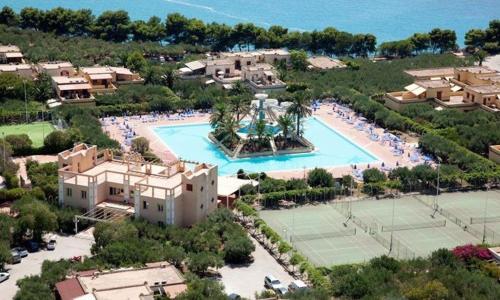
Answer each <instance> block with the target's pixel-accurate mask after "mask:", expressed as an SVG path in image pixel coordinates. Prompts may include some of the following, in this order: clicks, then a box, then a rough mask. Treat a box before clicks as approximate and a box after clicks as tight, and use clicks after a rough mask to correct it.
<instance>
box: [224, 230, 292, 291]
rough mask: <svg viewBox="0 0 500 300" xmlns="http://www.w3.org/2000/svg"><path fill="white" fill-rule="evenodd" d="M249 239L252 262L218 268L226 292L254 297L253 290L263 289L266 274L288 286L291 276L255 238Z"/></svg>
mask: <svg viewBox="0 0 500 300" xmlns="http://www.w3.org/2000/svg"><path fill="white" fill-rule="evenodd" d="M250 239H251V240H252V242H253V243H254V245H255V252H254V253H253V257H254V262H253V263H252V264H251V265H248V266H235V267H231V266H224V267H222V268H221V269H220V270H219V271H220V274H221V275H222V278H221V281H222V283H223V284H224V286H225V287H226V293H228V294H230V293H236V294H239V295H240V296H242V297H245V298H248V299H255V292H261V291H262V290H264V289H265V288H264V277H265V276H266V275H273V276H274V277H276V278H278V279H279V280H280V281H281V282H282V283H283V285H284V286H285V287H288V285H289V284H290V282H292V281H293V277H292V276H290V275H289V274H288V273H287V272H286V271H285V270H284V269H283V267H282V266H281V265H280V264H278V263H277V262H276V260H275V259H274V258H273V257H272V256H271V254H269V253H268V252H267V251H266V250H265V249H264V247H262V246H261V245H260V244H259V243H258V242H257V241H256V240H255V239H253V238H252V237H250Z"/></svg>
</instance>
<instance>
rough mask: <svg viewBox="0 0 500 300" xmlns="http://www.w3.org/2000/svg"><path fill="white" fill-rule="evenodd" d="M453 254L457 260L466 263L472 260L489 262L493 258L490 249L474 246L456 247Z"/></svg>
mask: <svg viewBox="0 0 500 300" xmlns="http://www.w3.org/2000/svg"><path fill="white" fill-rule="evenodd" d="M452 253H453V255H455V257H456V258H458V259H460V260H462V261H464V262H470V261H471V260H472V259H479V260H489V259H491V258H492V256H491V253H490V251H489V250H488V248H485V247H481V246H474V245H472V244H468V245H464V246H458V247H455V249H453V251H452Z"/></svg>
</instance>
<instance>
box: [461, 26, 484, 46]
mask: <svg viewBox="0 0 500 300" xmlns="http://www.w3.org/2000/svg"><path fill="white" fill-rule="evenodd" d="M485 42H486V32H485V31H484V30H481V29H471V30H469V31H467V33H466V34H465V42H464V43H465V45H466V46H467V48H469V49H471V50H474V49H476V48H482V47H483V46H484V43H485Z"/></svg>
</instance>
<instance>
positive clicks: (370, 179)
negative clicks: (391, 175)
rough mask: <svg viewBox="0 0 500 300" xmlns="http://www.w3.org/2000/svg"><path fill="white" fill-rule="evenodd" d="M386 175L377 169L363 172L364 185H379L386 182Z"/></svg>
mask: <svg viewBox="0 0 500 300" xmlns="http://www.w3.org/2000/svg"><path fill="white" fill-rule="evenodd" d="M385 179H386V177H385V174H384V173H383V172H382V171H380V170H379V169H376V168H371V169H367V170H365V171H364V172H363V182H364V183H378V182H383V181H385Z"/></svg>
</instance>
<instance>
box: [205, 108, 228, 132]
mask: <svg viewBox="0 0 500 300" xmlns="http://www.w3.org/2000/svg"><path fill="white" fill-rule="evenodd" d="M228 115H229V107H228V106H227V105H226V104H225V103H224V102H217V103H216V104H215V106H214V110H213V112H212V115H210V126H212V128H214V129H215V130H217V129H218V128H219V127H220V126H221V123H222V122H223V121H224V119H225V118H226V117H227V116H228Z"/></svg>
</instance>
